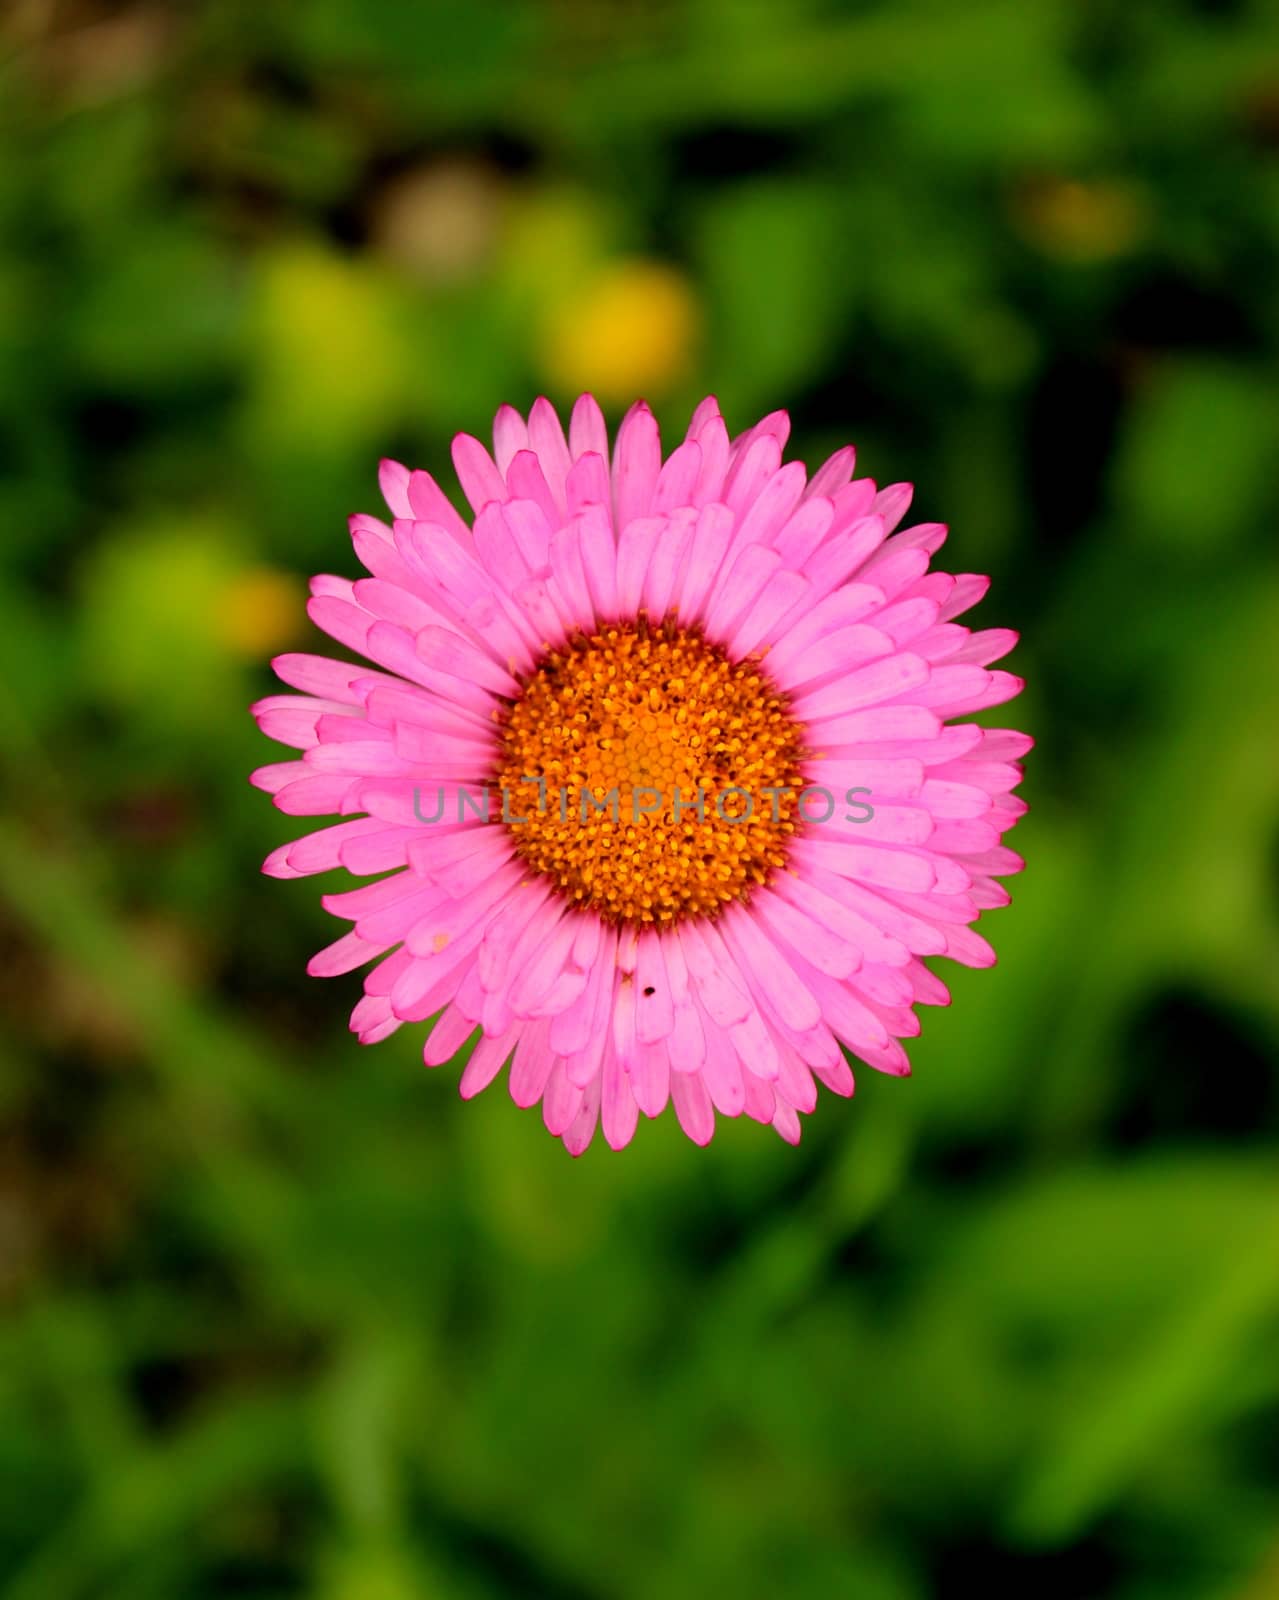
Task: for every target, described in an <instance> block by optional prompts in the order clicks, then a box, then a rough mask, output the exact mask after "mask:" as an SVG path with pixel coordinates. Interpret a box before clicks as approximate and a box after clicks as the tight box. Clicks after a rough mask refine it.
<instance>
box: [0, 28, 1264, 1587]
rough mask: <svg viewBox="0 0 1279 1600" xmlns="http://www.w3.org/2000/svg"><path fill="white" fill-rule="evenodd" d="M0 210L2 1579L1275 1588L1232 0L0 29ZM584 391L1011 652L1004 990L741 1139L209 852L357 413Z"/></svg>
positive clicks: (334, 493)
mask: <svg viewBox="0 0 1279 1600" xmlns="http://www.w3.org/2000/svg"><path fill="white" fill-rule="evenodd" d="M0 235H2V236H3V252H2V254H0V543H2V547H3V567H2V569H0V761H2V762H3V782H4V790H5V806H4V821H3V823H2V824H0V998H2V1003H3V1011H4V1019H5V1021H4V1037H3V1079H2V1085H3V1086H2V1088H0V1122H2V1124H3V1131H2V1133H0V1304H2V1306H3V1313H4V1317H3V1325H2V1326H0V1597H3V1600H64V1597H65V1600H80V1597H84V1600H91V1597H94V1600H96V1597H102V1600H187V1597H191V1600H196V1597H204V1596H213V1595H219V1596H220V1595H232V1594H234V1595H237V1596H245V1597H248V1600H268V1597H285V1596H294V1595H305V1596H315V1597H318V1600H416V1597H427V1596H432V1597H433V1596H442V1597H450V1600H451V1597H458V1600H471V1597H479V1596H490V1595H493V1596H520V1597H524V1596H529V1597H535V1600H541V1597H547V1600H558V1597H564V1600H595V1597H598V1600H605V1597H608V1600H611V1597H623V1600H630V1597H641V1596H643V1597H647V1596H662V1597H671V1600H679V1597H684V1596H688V1597H692V1596H702V1595H706V1594H708V1593H709V1594H713V1593H717V1592H723V1593H726V1594H732V1595H734V1596H736V1597H741V1600H753V1597H756V1596H760V1597H764V1596H767V1597H775V1596H790V1595H795V1596H810V1595H811V1596H820V1597H823V1600H825V1597H843V1596H849V1597H852V1600H862V1597H865V1600H912V1597H919V1596H931V1595H942V1596H950V1595H966V1594H968V1593H969V1592H981V1590H982V1588H983V1587H985V1586H990V1585H994V1586H996V1592H998V1590H999V1588H1000V1587H1003V1588H1006V1589H1008V1590H1010V1591H1011V1592H1014V1593H1019V1594H1020V1593H1025V1594H1033V1595H1036V1596H1049V1597H1053V1596H1060V1597H1069V1600H1089V1597H1093V1596H1104V1595H1117V1596H1123V1597H1142V1600H1144V1597H1157V1596H1175V1597H1181V1596H1201V1595H1202V1596H1223V1597H1226V1596H1230V1597H1238V1600H1266V1597H1269V1596H1272V1595H1275V1594H1277V1593H1279V1359H1277V1356H1279V1338H1277V1334H1279V1169H1277V1168H1276V1164H1275V1154H1276V1147H1277V1144H1279V1086H1277V1079H1276V1069H1275V1060H1276V1054H1277V1052H1276V1042H1277V1039H1279V979H1277V977H1276V974H1277V973H1279V917H1277V905H1276V900H1277V896H1276V880H1277V878H1279V671H1277V668H1279V571H1277V569H1276V559H1275V556H1276V548H1277V546H1276V538H1275V518H1276V509H1277V506H1276V501H1277V485H1276V474H1275V463H1276V460H1277V459H1279V450H1277V449H1276V444H1277V442H1279V438H1277V436H1279V406H1277V404H1276V402H1277V400H1279V377H1277V369H1276V362H1275V356H1276V350H1277V348H1279V297H1277V293H1276V285H1277V284H1279V23H1277V21H1276V14H1275V11H1274V8H1273V7H1272V6H1268V5H1262V4H1250V3H1247V0H1234V3H1222V4H1207V3H1204V4H1191V3H1189V0H1181V3H1177V0H1165V3H1155V0H1135V3H1128V4H1120V3H1118V0H1116V3H1113V4H1111V3H1103V0H1077V3H1066V0H1034V3H1033V4H1028V3H1023V0H971V3H968V4H963V5H960V4H954V3H950V0H947V3H945V4H940V3H926V0H907V3H900V4H894V5H891V6H889V5H877V4H870V3H865V4H856V5H848V6H840V5H836V4H833V3H827V0H793V3H792V0H788V3H785V4H783V3H780V0H698V3H696V4H692V5H688V6H684V5H679V4H675V3H674V0H647V3H635V0H550V3H547V4H544V5H535V4H531V3H528V0H522V3H508V4H500V5H499V4H496V3H493V0H488V3H482V0H469V3H467V4H465V5H462V4H448V5H434V4H417V5H412V4H409V3H408V0H376V3H375V0H316V3H308V4H299V5H296V6H288V7H286V6H282V5H271V4H263V3H260V0H259V3H255V4H249V3H246V0H230V3H225V4H217V5H179V4H176V3H174V4H171V5H169V6H164V5H162V4H160V3H158V0H137V3H135V4H130V5H107V4H93V3H88V0H11V3H10V4H9V5H8V6H6V7H5V8H4V10H3V12H2V13H0ZM575 329H576V330H578V331H577V333H576V334H575ZM583 330H584V331H583ZM579 382H592V383H595V384H596V386H597V388H598V390H599V392H600V393H601V396H602V397H603V398H605V399H606V400H607V403H608V406H609V410H610V415H611V417H612V418H613V419H614V420H616V418H617V416H618V415H619V414H620V410H621V408H622V406H623V404H624V402H625V401H626V400H627V399H628V398H630V397H631V391H639V390H641V389H642V390H643V391H644V392H645V393H647V395H648V397H649V398H650V399H651V400H652V401H653V402H654V404H655V406H656V409H657V411H658V414H659V417H660V419H661V421H662V422H663V424H664V425H665V429H666V436H667V441H668V443H669V442H671V441H673V440H674V439H675V438H677V437H678V435H679V431H680V430H681V429H682V426H683V422H684V420H685V418H686V416H687V411H688V409H689V407H690V405H691V404H692V403H693V402H694V401H695V400H696V399H697V398H698V397H700V395H701V394H703V393H705V392H707V391H708V390H712V389H713V390H714V391H715V392H716V393H717V394H718V395H719V396H720V398H721V400H722V403H723V406H724V409H725V412H726V415H727V417H728V420H729V424H730V429H731V430H732V431H737V430H738V429H740V428H742V427H745V426H746V425H747V424H748V423H749V422H751V421H752V420H754V417H755V415H757V414H758V413H760V412H763V411H767V410H770V409H772V408H774V407H776V406H787V407H789V408H790V410H791V412H792V415H793V417H794V423H795V429H794V447H795V449H796V451H797V453H798V454H799V455H801V456H802V457H803V458H804V459H805V460H807V461H808V462H809V463H810V465H813V464H816V462H817V461H818V460H819V459H820V458H821V457H822V455H823V454H825V453H826V452H827V451H828V450H829V449H831V448H834V447H835V446H837V445H838V444H840V443H842V442H843V441H844V440H845V439H848V438H852V439H854V440H855V441H856V443H857V444H858V447H859V450H860V452H861V454H860V460H861V463H862V470H864V471H866V472H869V473H870V474H871V475H872V476H874V477H875V478H876V479H877V480H878V481H880V482H881V483H886V482H891V481H894V480H896V479H902V478H905V479H909V480H911V481H913V482H915V483H916V484H917V485H918V491H917V496H916V502H915V510H916V513H917V515H918V516H919V517H922V518H925V519H932V518H939V519H943V520H946V521H948V522H949V523H950V524H951V526H952V534H951V541H950V543H949V544H948V546H947V547H946V549H945V550H944V551H943V553H942V564H943V565H945V566H947V567H953V568H954V569H955V570H961V571H962V570H975V571H988V572H991V573H993V575H994V580H995V581H994V587H993V589H992V593H991V596H990V597H989V598H988V599H987V601H986V602H985V603H984V605H983V607H982V609H981V612H980V613H979V615H980V617H981V619H982V624H983V625H987V626H989V625H1012V626H1015V627H1018V628H1020V629H1021V630H1022V632H1023V640H1024V642H1023V643H1022V645H1021V646H1020V647H1019V649H1018V651H1017V653H1016V654H1015V655H1014V656H1013V658H1012V665H1013V668H1014V670H1017V671H1020V672H1021V673H1023V674H1024V675H1025V676H1026V678H1027V680H1028V685H1029V686H1028V689H1027V691H1026V694H1025V695H1024V696H1023V698H1022V699H1021V700H1019V701H1018V702H1017V703H1016V704H1015V705H1014V706H1013V707H1012V708H1010V711H1007V712H1001V713H1000V714H999V717H997V718H995V719H994V720H996V721H999V720H1003V721H1009V722H1012V723H1013V724H1015V725H1017V726H1023V727H1026V728H1028V729H1029V730H1030V731H1031V732H1033V733H1034V734H1035V735H1036V737H1037V739H1038V748H1037V750H1036V751H1035V752H1034V753H1033V754H1032V756H1031V757H1030V759H1029V762H1028V777H1027V780H1026V783H1025V786H1024V789H1023V793H1024V794H1025V796H1026V798H1027V799H1028V800H1029V801H1030V803H1031V807H1032V809H1031V813H1030V815H1029V817H1028V818H1027V820H1026V821H1025V822H1024V823H1022V824H1021V825H1020V826H1019V827H1018V829H1017V831H1016V834H1015V835H1014V836H1013V839H1012V842H1013V843H1014V844H1015V845H1016V846H1017V847H1018V848H1019V849H1020V850H1021V851H1022V852H1023V853H1024V855H1025V856H1026V857H1027V859H1028V862H1029V869H1028V871H1027V872H1026V873H1025V875H1024V877H1022V878H1019V879H1017V880H1014V881H1013V884H1012V887H1013V893H1014V904H1013V906H1012V908H1011V909H1009V910H1007V911H1005V912H1001V913H996V914H995V915H993V916H991V917H989V918H987V919H985V920H984V921H983V924H982V930H983V932H988V933H989V934H990V936H991V937H992V938H993V940H994V941H995V943H996V945H997V946H998V948H999V951H1000V956H1001V960H1000V965H999V966H998V967H997V968H996V969H995V970H994V971H992V972H983V973H969V972H963V971H960V972H956V973H954V974H953V980H954V981H953V988H954V996H955V1003H954V1005H953V1007H952V1008H951V1009H950V1010H948V1011H933V1012H928V1013H926V1014H925V1026H924V1033H923V1037H922V1039H921V1040H919V1041H918V1043H917V1045H916V1046H915V1047H914V1048H913V1049H912V1057H913V1060H914V1063H915V1069H916V1070H915V1076H914V1078H913V1079H912V1080H910V1081H907V1082H901V1081H895V1080H890V1079H884V1078H879V1077H877V1076H876V1075H875V1074H874V1073H873V1072H871V1071H869V1070H866V1071H863V1072H861V1073H860V1074H859V1079H858V1093H857V1096H856V1098H855V1099H854V1101H853V1102H852V1103H851V1104H845V1103H843V1102H839V1101H835V1100H833V1099H831V1098H830V1097H827V1096H823V1099H822V1101H821V1103H820V1104H819V1108H818V1111H817V1113H816V1114H815V1115H814V1116H813V1117H812V1118H811V1119H808V1120H807V1121H806V1123H805V1133H804V1140H803V1144H802V1146H801V1147H800V1148H799V1149H798V1150H791V1149H789V1148H788V1147H786V1146H785V1145H784V1144H782V1142H781V1141H780V1140H778V1139H777V1138H775V1137H774V1136H773V1134H772V1133H771V1132H769V1131H768V1130H766V1129H760V1128H758V1127H757V1126H755V1125H754V1124H751V1123H745V1124H737V1123H728V1124H725V1123H721V1125H720V1129H719V1131H718V1133H717V1135H716V1137H715V1140H714V1142H713V1144H712V1145H711V1147H710V1148H709V1149H708V1150H706V1151H700V1150H698V1149H695V1148H694V1147H693V1146H692V1145H691V1144H689V1143H688V1142H687V1141H685V1140H684V1139H683V1138H682V1137H681V1136H680V1135H679V1133H678V1130H677V1129H676V1127H675V1126H674V1122H673V1118H672V1117H671V1116H670V1114H669V1113H668V1114H667V1115H666V1116H665V1117H664V1118H663V1119H661V1121H660V1122H659V1123H657V1124H651V1125H650V1124H644V1125H643V1126H642V1127H641V1128H640V1130H639V1135H638V1137H637V1139H636V1142H635V1144H634V1145H633V1146H632V1147H631V1148H630V1149H628V1150H627V1151H626V1152H625V1153H624V1154H622V1155H620V1156H614V1155H612V1154H610V1153H609V1152H608V1151H607V1149H605V1148H603V1147H602V1144H601V1143H599V1142H597V1144H596V1146H594V1147H593V1148H592V1149H591V1150H590V1151H589V1152H588V1153H587V1155H586V1156H585V1157H584V1158H583V1159H582V1160H581V1161H579V1162H573V1161H571V1160H570V1159H569V1158H568V1157H567V1156H566V1155H565V1153H564V1151H563V1150H562V1148H561V1147H560V1146H559V1144H557V1143H556V1142H554V1141H552V1140H551V1139H550V1138H549V1137H548V1136H547V1134H546V1133H545V1131H544V1130H543V1128H542V1127H541V1125H540V1120H539V1118H538V1117H537V1115H536V1114H535V1113H523V1112H520V1111H517V1110H516V1109H515V1108H514V1107H513V1106H512V1105H511V1103H510V1101H509V1098H508V1097H507V1096H506V1094H505V1091H504V1089H503V1088H501V1087H500V1086H496V1087H495V1088H494V1089H492V1090H491V1091H489V1093H487V1094H486V1095H485V1096H483V1097H482V1098H481V1099H480V1100H478V1101H476V1102H474V1103H473V1104H470V1105H463V1104H462V1103H461V1102H460V1101H459V1100H458V1098H457V1093H456V1070H455V1069H449V1068H446V1069H443V1070H440V1071H436V1072H433V1073H428V1072H426V1071H424V1070H423V1068H422V1065H421V1060H420V1054H419V1052H420V1042H421V1041H420V1033H421V1030H420V1029H414V1028H406V1029H405V1030H403V1031H402V1033H401V1034H399V1035H397V1036H396V1037H395V1038H394V1039H393V1040H392V1041H390V1042H388V1043H385V1044H383V1045H380V1046H378V1047H376V1048H372V1049H368V1050H361V1049H360V1048H359V1047H358V1046H357V1045H356V1044H355V1043H354V1042H353V1041H352V1039H351V1038H350V1036H349V1034H348V1033H347V1032H346V1016H347V1012H348V1011H349V1009H350V1006H351V1005H352V1003H353V1002H354V1000H355V998H356V996H357V993H358V979H357V978H356V977H350V978H347V979H341V980H336V981H334V982H332V983H319V982H316V981H313V980H310V979H307V978H306V977H305V976H304V972H303V968H304V964H305V961H306V958H307V956H308V955H309V953H310V952H311V951H312V949H314V948H317V947H318V946H319V945H321V944H323V943H325V942H327V941H328V939H329V938H330V937H332V936H333V932H334V931H336V930H335V929H334V927H333V924H332V923H331V922H330V921H329V919H327V918H326V917H325V916H324V914H323V913H322V912H321V910H320V909H319V906H318V903H317V897H318V888H317V884H316V883H314V882H310V881H307V882H300V883H281V882H275V881H271V880H268V879H265V878H263V877H261V876H260V875H259V873H258V865H259V862H260V860H261V859H262V857H263V856H264V855H265V854H266V853H267V851H268V850H269V849H270V848H271V847H272V846H274V845H275V844H277V843H279V842H280V841H281V840H282V839H284V838H286V837H289V836H290V830H291V829H292V830H294V831H297V830H298V824H297V823H295V822H292V821H290V820H289V819H286V818H283V817H281V816H280V815H279V814H277V813H276V812H274V811H273V809H272V808H271V806H270V804H269V803H268V801H267V800H266V798H265V797H264V796H262V795H260V794H257V793H255V792H253V791H252V790H250V789H249V787H248V785H247V783H246V781H245V780H246V774H247V772H248V770H249V769H250V767H252V766H254V765H257V764H258V763H260V762H262V761H264V760H269V759H274V758H275V757H274V754H273V751H274V747H269V746H268V745H267V744H266V742H265V741H264V740H262V739H261V738H260V737H259V736H258V735H257V734H256V732H255V731H254V729H253V727H252V724H251V722H250V720H249V718H248V717H247V715H246V714H245V709H244V708H245V706H246V705H247V704H248V702H249V701H250V700H252V699H254V698H256V697H257V696H259V695H261V694H263V693H266V692H269V688H270V684H271V682H272V681H273V680H271V678H270V676H269V674H268V672H267V671H266V670H265V667H264V662H265V660H266V659H267V658H268V657H269V656H270V655H271V654H273V653H274V652H275V651H277V650H279V649H281V648H289V647H296V646H297V645H299V644H301V645H302V647H303V648H306V647H308V644H310V646H311V647H314V644H313V641H312V636H311V635H310V634H309V632H308V630H307V629H306V626H305V623H304V621H303V620H302V610H301V608H302V599H303V595H304V579H305V577H306V575H307V574H309V573H310V572H312V571H317V570H318V571H337V572H341V573H345V574H354V572H355V562H354V557H353V555H352V553H351V551H350V548H349V545H348V543H347V539H346V534H345V529H344V518H345V516H346V514H347V513H348V512H349V511H353V510H356V509H365V510H376V509H377V498H376V488H375V475H374V474H375V465H376V461H377V458H378V457H379V456H380V455H382V454H392V455H396V456H399V457H401V458H402V459H406V460H408V461H410V462H411V463H413V464H416V465H422V466H428V467H431V468H433V469H436V470H440V471H441V472H442V473H443V471H445V470H447V447H448V439H449V437H450V435H451V434H452V432H453V431H454V430H455V429H457V428H462V427H465V428H470V429H473V430H476V431H480V430H482V429H483V428H484V427H485V426H486V424H487V423H488V421H489V419H490V418H491V415H492V412H493V411H494V410H495V409H496V407H497V405H498V404H499V403H500V402H502V401H504V400H509V401H512V402H515V403H516V404H518V405H520V406H521V407H522V408H525V407H527V405H528V404H529V403H530V402H531V401H532V399H533V398H534V397H535V396H536V395H537V394H538V393H540V392H543V391H545V392H549V393H550V394H551V395H552V396H553V398H555V399H556V400H558V401H563V400H565V399H567V398H571V388H572V386H573V385H575V384H577V383H579ZM1010 713H1011V714H1010ZM324 886H326V885H320V886H319V887H324ZM331 930H332V931H331ZM946 977H947V980H948V981H950V979H951V978H952V973H951V972H949V971H948V972H947V973H946Z"/></svg>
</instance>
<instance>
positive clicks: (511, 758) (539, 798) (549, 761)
mask: <svg viewBox="0 0 1279 1600" xmlns="http://www.w3.org/2000/svg"><path fill="white" fill-rule="evenodd" d="M500 742H501V754H500V756H499V759H498V766H497V771H496V774H495V782H496V783H497V785H498V786H499V787H500V789H501V791H502V793H503V795H504V797H505V803H506V812H505V821H506V825H507V826H508V827H509V828H510V830H511V835H512V838H513V839H514V841H515V846H516V849H517V851H518V852H519V854H520V855H521V856H522V857H523V859H524V860H525V861H526V862H527V863H528V865H529V866H530V867H531V868H532V869H533V870H534V871H536V872H539V873H542V874H544V875H545V876H546V877H548V878H550V879H551V880H552V881H553V882H554V883H555V885H556V886H557V888H559V889H560V890H561V891H562V893H563V894H564V895H565V896H566V897H567V898H568V899H569V900H571V901H572V902H574V903H575V904H577V905H580V906H583V907H586V906H589V907H590V908H591V909H593V910H594V911H596V912H598V914H599V915H600V916H601V917H604V918H606V919H607V920H609V921H612V922H625V923H637V924H644V923H655V924H658V925H659V926H660V925H669V924H671V923H672V922H675V921H678V920H679V919H680V918H682V917H689V916H714V915H715V914H716V913H717V912H718V911H720V910H721V909H722V908H723V907H724V906H725V905H727V904H729V903H730V902H731V901H734V900H738V899H741V898H742V897H744V896H745V895H747V894H748V893H749V891H750V889H751V886H752V885H753V884H762V883H764V882H765V881H766V880H767V879H768V877H769V875H770V873H772V872H775V871H776V870H778V869H779V868H780V867H783V866H784V865H785V862H786V849H787V842H788V840H789V839H790V838H791V837H792V836H793V835H794V833H795V831H796V828H797V826H798V824H799V816H798V812H797V804H798V796H799V793H800V791H801V789H802V788H803V784H804V780H803V777H802V776H801V774H800V770H799V764H800V760H801V759H802V756H803V738H802V729H801V727H800V725H799V724H798V723H797V722H796V721H795V720H794V719H793V718H792V717H791V716H790V714H789V712H788V710H787V706H786V701H785V699H784V697H783V696H782V695H781V694H780V693H779V692H778V691H777V690H776V689H775V688H774V687H773V686H772V685H771V684H770V683H769V682H768V680H767V679H766V678H765V677H764V675H763V674H762V673H761V672H760V670H759V668H758V667H757V666H755V665H754V664H753V663H751V662H749V661H740V662H732V661H730V660H729V658H728V657H727V655H725V653H724V651H723V650H721V649H720V648H719V647H718V646H717V645H713V644H710V643H708V642H707V641H706V640H705V639H704V638H702V636H701V635H700V633H698V632H696V631H694V630H691V629H688V628H682V627H677V626H676V625H675V624H674V623H671V622H664V623H661V624H656V625H653V624H650V623H648V622H647V621H646V620H645V619H644V618H641V619H640V620H639V621H637V622H635V623H627V624H619V625H617V626H610V627H607V628H603V629H601V631H600V632H598V633H594V634H591V635H589V636H584V635H580V634H579V635H575V636H574V637H573V638H572V639H570V640H569V641H568V642H567V643H566V644H565V645H563V646H561V647H560V648H559V649H556V650H552V651H551V652H549V654H547V655H546V656H545V657H544V659H543V660H542V662H541V664H540V666H539V667H538V668H537V670H536V671H535V672H534V673H533V675H532V676H531V677H530V678H529V680H528V682H527V683H526V684H525V686H524V689H523V692H522V693H521V694H520V696H519V698H518V699H517V700H515V701H514V702H513V703H512V704H511V705H510V707H509V709H508V710H507V712H506V714H505V717H504V719H503V723H502V730H501V740H500ZM537 780H541V781H540V782H538V781H537Z"/></svg>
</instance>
